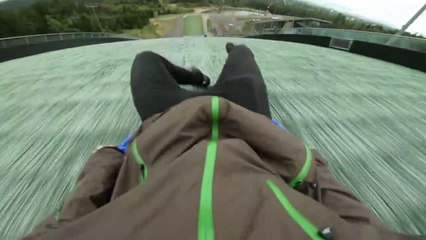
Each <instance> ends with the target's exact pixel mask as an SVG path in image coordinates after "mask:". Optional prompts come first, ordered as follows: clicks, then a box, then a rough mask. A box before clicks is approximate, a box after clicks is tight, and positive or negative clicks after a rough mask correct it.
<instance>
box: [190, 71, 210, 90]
mask: <svg viewBox="0 0 426 240" xmlns="http://www.w3.org/2000/svg"><path fill="white" fill-rule="evenodd" d="M191 72H192V75H193V76H194V79H193V80H192V82H193V83H192V84H193V85H195V86H199V87H208V86H209V85H210V78H209V77H208V76H206V75H205V74H204V73H203V72H201V70H200V69H198V68H196V67H192V68H191Z"/></svg>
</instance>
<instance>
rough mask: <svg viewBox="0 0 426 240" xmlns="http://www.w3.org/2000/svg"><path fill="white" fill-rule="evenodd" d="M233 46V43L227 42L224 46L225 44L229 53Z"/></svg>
mask: <svg viewBox="0 0 426 240" xmlns="http://www.w3.org/2000/svg"><path fill="white" fill-rule="evenodd" d="M234 47H235V44H233V43H227V44H226V46H225V48H226V52H227V53H228V54H229V53H230V52H231V51H232V49H234Z"/></svg>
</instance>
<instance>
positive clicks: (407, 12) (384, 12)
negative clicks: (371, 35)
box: [305, 0, 426, 34]
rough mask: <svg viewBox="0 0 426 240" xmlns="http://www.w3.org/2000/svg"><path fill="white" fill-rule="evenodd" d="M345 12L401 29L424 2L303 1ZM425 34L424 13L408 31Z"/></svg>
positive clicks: (425, 21) (407, 0) (388, 0)
mask: <svg viewBox="0 0 426 240" xmlns="http://www.w3.org/2000/svg"><path fill="white" fill-rule="evenodd" d="M305 1H309V2H313V3H316V4H319V5H322V6H325V7H329V8H336V9H338V10H345V11H349V12H351V13H354V14H357V15H361V16H364V17H367V18H369V19H372V20H376V21H380V22H384V23H386V24H389V25H391V26H394V27H397V28H401V27H402V25H404V24H405V23H406V22H407V21H408V20H409V19H410V18H411V17H412V16H413V15H414V14H415V13H416V12H417V11H418V10H419V9H420V8H421V7H422V6H423V5H424V4H425V1H424V0H373V1H371V0H305ZM408 30H409V31H411V32H420V33H423V34H426V11H425V12H423V14H422V15H421V16H420V17H419V18H418V19H417V20H416V21H415V22H414V23H413V25H412V26H411V27H410V28H409V29H408Z"/></svg>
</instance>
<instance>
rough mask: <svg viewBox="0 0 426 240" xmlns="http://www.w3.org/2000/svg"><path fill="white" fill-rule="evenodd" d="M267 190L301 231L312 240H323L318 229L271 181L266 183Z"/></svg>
mask: <svg viewBox="0 0 426 240" xmlns="http://www.w3.org/2000/svg"><path fill="white" fill-rule="evenodd" d="M266 185H268V187H269V189H270V190H271V191H272V192H273V193H274V195H275V197H276V198H277V199H278V201H279V202H280V203H281V206H282V207H283V208H284V210H285V211H286V212H287V214H288V215H289V216H290V217H291V218H292V219H293V220H294V221H295V222H296V223H297V224H298V225H299V226H300V227H301V228H302V229H303V231H304V232H305V233H306V234H307V235H308V236H309V237H310V238H311V239H312V240H324V238H322V237H321V236H320V235H319V234H318V232H319V231H318V229H317V228H316V227H315V225H313V224H312V223H311V222H310V221H309V220H308V219H306V218H305V217H304V216H303V215H302V214H301V213H300V212H299V211H297V209H296V208H294V207H293V205H291V202H290V201H289V200H288V198H287V197H286V196H285V195H284V193H283V192H282V191H281V189H280V188H279V187H278V186H277V185H276V184H275V183H274V182H272V181H271V180H268V181H266Z"/></svg>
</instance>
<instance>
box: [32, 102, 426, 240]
mask: <svg viewBox="0 0 426 240" xmlns="http://www.w3.org/2000/svg"><path fill="white" fill-rule="evenodd" d="M329 230H330V231H331V234H330V233H328V232H329ZM420 238H422V239H424V238H423V237H413V236H404V235H401V234H397V233H392V232H390V231H388V230H386V229H384V228H383V227H381V226H380V224H379V223H378V220H377V219H376V218H375V217H374V216H373V214H372V213H371V212H370V211H369V210H368V209H367V208H366V207H364V206H363V205H362V203H361V202H360V201H359V200H358V199H357V198H356V197H354V196H353V195H352V194H351V193H350V191H349V190H348V189H346V188H345V187H344V186H342V185H341V184H339V183H338V182H337V181H336V180H335V179H334V178H333V177H332V175H331V173H330V172H329V170H328V168H327V166H326V163H325V161H324V160H323V159H322V158H321V157H320V156H319V155H318V154H317V153H315V152H314V151H312V150H310V149H309V148H307V147H306V145H305V144H304V143H303V142H302V141H301V140H300V139H298V138H297V137H295V136H294V135H293V134H291V133H289V132H286V131H283V130H281V129H280V128H279V127H277V126H275V125H274V124H273V123H272V122H271V121H270V119H268V118H266V117H264V116H262V115H259V114H256V113H253V112H251V111H249V110H247V109H244V108H242V107H240V106H238V105H236V104H233V103H231V102H229V101H227V100H225V99H222V98H218V97H198V98H194V99H190V100H187V101H185V102H182V103H180V104H179V105H177V106H175V107H173V108H171V109H170V110H168V111H167V112H165V113H162V114H158V115H155V116H153V117H151V118H150V119H148V120H147V121H145V122H144V123H143V125H142V127H141V128H140V130H139V131H138V132H137V133H136V134H135V138H134V140H133V141H132V142H131V144H130V145H129V147H128V150H127V153H126V154H122V153H121V152H119V151H118V150H117V149H116V148H114V147H106V148H101V149H100V150H98V151H96V152H95V153H94V154H93V155H92V157H91V158H90V159H89V161H88V162H87V164H86V166H85V167H84V169H83V171H82V173H81V175H80V177H79V179H78V183H77V186H76V188H75V192H74V193H73V195H71V197H69V198H68V199H67V201H66V202H65V204H64V206H63V208H62V210H61V211H60V214H58V215H57V218H56V219H55V217H53V216H52V217H50V218H48V219H47V220H46V221H45V222H44V223H42V224H41V225H40V226H39V227H37V228H35V229H34V230H33V232H32V233H31V234H30V235H29V236H28V237H27V238H26V239H61V240H64V239H102V240H107V239H114V240H116V239H150V240H151V239H158V240H161V239H185V240H186V239H199V240H213V239H287V240H304V239H337V240H339V239H345V240H350V239H357V240H359V239H366V240H370V239H371V240H376V239H386V240H397V239H420Z"/></svg>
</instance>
